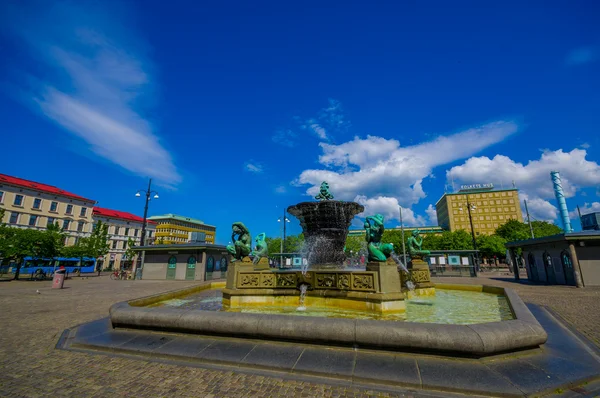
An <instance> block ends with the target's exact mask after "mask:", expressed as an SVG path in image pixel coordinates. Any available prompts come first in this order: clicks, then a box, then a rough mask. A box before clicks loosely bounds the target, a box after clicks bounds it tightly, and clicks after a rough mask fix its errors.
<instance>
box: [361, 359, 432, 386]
mask: <svg viewBox="0 0 600 398" xmlns="http://www.w3.org/2000/svg"><path fill="white" fill-rule="evenodd" d="M354 380H359V381H360V380H366V381H378V382H382V383H400V384H402V385H411V386H419V387H420V385H421V379H420V377H419V371H418V369H417V362H416V360H415V359H414V358H410V357H405V356H400V355H393V354H378V353H372V352H360V351H359V352H358V353H357V355H356V365H355V367H354Z"/></svg>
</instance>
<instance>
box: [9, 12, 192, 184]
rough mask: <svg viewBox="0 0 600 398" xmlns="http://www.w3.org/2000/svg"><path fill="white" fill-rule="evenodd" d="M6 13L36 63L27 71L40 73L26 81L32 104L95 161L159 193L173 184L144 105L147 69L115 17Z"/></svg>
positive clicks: (168, 160)
mask: <svg viewBox="0 0 600 398" xmlns="http://www.w3.org/2000/svg"><path fill="white" fill-rule="evenodd" d="M113 11H114V10H113ZM9 12H10V13H14V15H13V16H14V19H15V20H16V21H21V23H18V22H15V23H13V24H12V25H11V27H12V28H9V30H10V32H11V33H12V34H13V35H15V36H16V37H18V38H20V39H22V40H23V43H25V48H26V49H28V50H29V51H30V52H31V55H32V57H33V58H34V59H35V60H36V62H38V63H39V65H38V66H39V68H31V69H29V70H39V69H43V71H44V73H43V74H42V73H40V74H39V76H40V77H37V78H35V77H32V78H31V79H30V82H31V81H34V82H35V84H34V87H31V88H30V90H31V91H30V94H29V96H30V100H31V104H36V105H38V106H39V109H40V110H41V112H42V113H43V114H44V115H45V116H47V117H48V118H49V119H51V120H52V121H54V122H55V123H57V124H58V125H60V126H62V127H63V128H65V129H66V130H68V131H69V132H71V133H73V134H74V135H75V136H77V137H79V138H81V139H83V140H84V141H85V142H86V143H87V144H88V145H89V148H90V149H91V150H92V151H93V152H95V153H96V154H97V155H99V156H101V157H103V158H105V159H107V160H109V161H111V162H113V163H115V164H117V165H119V166H121V167H123V168H125V169H127V170H129V171H130V172H132V173H134V174H137V175H140V176H150V177H154V178H155V179H157V180H158V182H159V183H161V184H162V185H170V186H173V185H176V184H178V183H179V182H180V181H181V176H180V175H179V173H178V171H177V169H176V167H175V165H174V163H173V159H172V157H171V155H170V154H169V152H168V151H167V150H166V149H165V148H164V147H163V146H162V145H161V143H160V140H159V138H158V137H157V136H156V135H155V133H154V127H153V126H152V123H151V122H150V121H149V119H148V118H147V117H146V116H145V114H146V112H145V107H144V104H146V105H147V104H148V103H149V102H152V101H154V96H153V95H152V90H153V88H154V85H153V81H152V76H151V74H150V73H149V70H150V69H151V68H152V65H151V64H150V62H148V60H147V59H146V58H145V57H144V55H143V54H142V53H141V49H143V48H144V44H143V42H142V41H140V40H139V39H137V38H136V37H135V35H134V34H133V33H132V32H128V31H127V27H126V25H127V24H126V23H125V22H126V21H120V20H119V18H118V17H116V15H118V14H119V13H115V12H110V13H109V12H107V11H106V10H104V9H97V8H95V9H87V8H79V6H74V5H73V4H70V5H69V6H67V5H65V4H58V5H57V4H55V5H54V6H53V7H52V8H48V9H47V8H46V7H35V9H34V8H33V7H30V8H29V9H27V10H26V11H24V10H18V11H15V10H9ZM24 14H27V15H24ZM32 21H35V25H34V24H33V22H32ZM21 69H25V70H28V69H27V68H21Z"/></svg>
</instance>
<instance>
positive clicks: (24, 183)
mask: <svg viewBox="0 0 600 398" xmlns="http://www.w3.org/2000/svg"><path fill="white" fill-rule="evenodd" d="M2 183H4V184H10V185H15V186H18V187H23V188H27V189H35V190H37V191H42V192H46V193H50V194H53V195H60V196H66V197H67V198H73V199H78V200H83V201H86V202H92V203H96V201H95V200H92V199H87V198H84V197H83V196H79V195H75V194H74V193H71V192H67V191H65V190H62V189H60V188H57V187H55V186H52V185H46V184H42V183H39V182H35V181H29V180H24V179H22V178H18V177H12V176H9V175H6V174H0V184H2Z"/></svg>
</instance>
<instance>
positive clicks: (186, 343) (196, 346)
mask: <svg viewBox="0 0 600 398" xmlns="http://www.w3.org/2000/svg"><path fill="white" fill-rule="evenodd" d="M173 337H174V338H173V340H171V341H169V342H168V343H166V344H164V345H162V346H160V347H158V348H157V349H155V350H154V351H153V354H154V355H159V354H165V355H175V356H182V357H195V356H196V355H198V354H199V353H200V351H202V350H204V349H205V348H206V347H208V346H209V345H211V344H212V343H214V342H215V340H214V339H209V338H204V337H185V336H176V335H174V336H173Z"/></svg>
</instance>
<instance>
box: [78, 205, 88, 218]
mask: <svg viewBox="0 0 600 398" xmlns="http://www.w3.org/2000/svg"><path fill="white" fill-rule="evenodd" d="M86 213H87V207H82V208H81V212H80V213H79V216H80V217H85V215H86Z"/></svg>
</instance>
